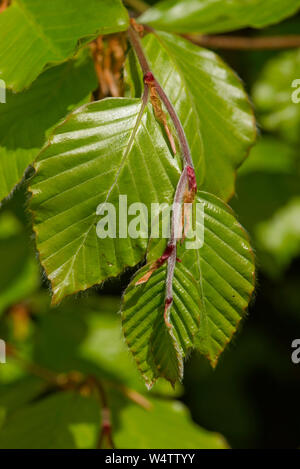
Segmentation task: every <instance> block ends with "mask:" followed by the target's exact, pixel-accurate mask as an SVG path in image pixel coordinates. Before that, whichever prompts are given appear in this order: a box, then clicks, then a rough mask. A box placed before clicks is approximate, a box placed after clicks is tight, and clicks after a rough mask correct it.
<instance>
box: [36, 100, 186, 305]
mask: <svg viewBox="0 0 300 469" xmlns="http://www.w3.org/2000/svg"><path fill="white" fill-rule="evenodd" d="M34 167H35V170H36V175H35V177H34V178H33V181H32V184H31V187H30V191H31V192H32V200H31V209H32V210H33V212H34V219H35V223H34V230H35V232H36V241H37V248H38V250H39V254H40V260H41V262H42V265H43V267H44V269H45V271H46V273H47V275H48V278H49V279H50V281H51V284H52V289H53V294H54V296H53V301H54V302H58V301H60V300H61V299H62V298H63V297H64V296H65V295H70V294H72V293H75V292H76V291H79V290H84V289H87V288H89V287H90V286H92V285H94V284H98V283H101V282H103V280H105V279H107V278H108V277H112V276H116V275H118V274H120V273H121V272H122V271H123V270H124V269H125V267H127V266H134V265H136V264H137V263H138V262H140V261H141V260H142V259H143V257H144V255H145V252H146V248H147V239H148V234H147V233H146V235H145V237H144V238H142V237H140V238H133V237H130V236H126V235H125V236H124V234H123V237H120V230H119V215H121V216H124V217H126V213H125V212H126V210H127V208H126V207H121V206H119V195H123V196H127V205H128V207H129V206H130V205H131V204H132V203H136V202H142V203H144V204H145V206H146V207H147V209H148V216H149V218H150V215H151V210H150V204H151V203H155V202H156V203H167V204H172V201H173V196H174V191H175V187H176V184H177V180H178V177H179V169H178V166H177V163H176V162H175V160H174V159H173V157H172V155H171V152H170V149H169V147H168V144H167V142H166V140H165V136H164V133H163V130H162V129H161V128H160V126H159V124H158V123H157V121H156V119H155V116H154V114H153V111H152V107H151V105H150V104H149V105H148V106H146V107H144V106H143V104H142V100H141V99H127V98H110V99H106V100H102V101H98V102H94V103H91V104H88V105H85V106H83V107H81V108H80V109H78V110H77V111H75V112H73V113H72V114H70V115H69V116H68V117H67V119H66V120H65V121H64V122H63V123H62V124H61V125H60V126H58V127H57V128H56V130H55V131H54V134H53V136H52V137H51V138H50V140H49V142H48V144H47V145H46V146H45V148H44V150H43V151H42V152H41V154H40V155H39V157H38V159H37V161H36V163H35V166H34ZM105 202H107V203H111V204H113V206H114V208H115V210H116V215H117V216H116V223H117V226H116V237H115V238H111V237H107V238H105V239H99V237H98V236H97V232H96V227H97V224H98V222H99V220H100V219H101V217H100V216H99V215H97V213H96V212H97V207H98V206H99V205H100V204H103V203H105ZM126 226H127V223H126V221H125V228H126ZM148 226H150V222H149V223H148Z"/></svg>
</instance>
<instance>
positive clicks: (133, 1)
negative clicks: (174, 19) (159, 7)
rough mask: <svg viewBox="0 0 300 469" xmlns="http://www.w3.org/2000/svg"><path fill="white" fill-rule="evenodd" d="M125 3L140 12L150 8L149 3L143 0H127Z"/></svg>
mask: <svg viewBox="0 0 300 469" xmlns="http://www.w3.org/2000/svg"><path fill="white" fill-rule="evenodd" d="M125 3H126V4H127V5H128V6H129V7H131V8H133V9H134V10H135V11H137V12H138V13H144V11H146V10H148V8H149V5H148V4H147V3H145V2H143V1H142V0H125Z"/></svg>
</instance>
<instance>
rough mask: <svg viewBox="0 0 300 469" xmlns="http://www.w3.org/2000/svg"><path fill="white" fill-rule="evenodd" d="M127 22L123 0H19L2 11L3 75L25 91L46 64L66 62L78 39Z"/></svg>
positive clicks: (107, 31) (123, 27)
mask: <svg viewBox="0 0 300 469" xmlns="http://www.w3.org/2000/svg"><path fill="white" fill-rule="evenodd" d="M127 28H128V14H127V11H126V9H125V8H124V7H123V5H122V3H121V1H120V0H100V1H99V0H87V1H85V3H84V8H83V5H82V2H81V0H51V2H48V1H47V2H45V1H44V0H15V1H14V2H13V4H12V6H11V7H10V8H8V9H7V10H5V11H4V12H3V13H2V14H1V15H0V44H1V49H0V78H2V79H3V80H4V81H5V82H6V86H7V87H8V88H12V89H13V90H14V91H21V90H22V89H23V88H25V87H27V86H29V85H30V84H31V83H32V82H33V81H34V80H35V79H36V78H37V76H38V75H39V74H40V73H41V72H42V70H43V68H44V67H45V65H46V64H48V65H49V64H54V63H59V62H63V61H64V60H66V59H67V58H69V57H70V56H72V55H73V54H74V52H75V48H76V45H77V44H78V41H79V39H83V40H84V41H91V40H92V39H93V38H94V37H96V36H97V35H99V34H110V33H114V32H118V31H124V30H126V29H127Z"/></svg>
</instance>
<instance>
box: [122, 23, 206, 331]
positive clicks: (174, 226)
mask: <svg viewBox="0 0 300 469" xmlns="http://www.w3.org/2000/svg"><path fill="white" fill-rule="evenodd" d="M134 26H135V22H132V26H131V27H130V29H129V31H128V34H129V39H130V42H131V44H132V47H133V49H134V50H135V52H136V55H137V58H138V60H139V63H140V65H141V68H142V71H143V75H144V84H145V90H146V89H147V88H149V89H150V91H151V90H153V89H154V90H155V92H157V94H158V96H159V97H160V99H161V101H162V102H163V104H164V105H165V107H166V109H167V111H168V113H169V115H170V117H171V119H172V121H173V124H174V127H175V129H176V132H177V134H178V138H179V142H180V146H181V151H182V157H183V163H184V164H183V171H182V173H181V176H180V178H179V181H178V184H177V188H176V191H175V196H174V202H173V211H172V219H171V234H170V238H169V241H168V244H167V247H166V249H165V251H164V253H163V255H162V256H161V257H160V258H159V259H157V260H156V261H155V262H154V263H153V264H152V265H151V266H150V269H149V271H148V272H147V273H146V275H144V276H143V277H142V278H141V279H139V281H138V282H137V283H136V285H138V284H141V283H145V282H147V281H148V280H149V278H150V276H151V275H152V273H153V272H154V271H155V270H156V269H158V268H159V267H160V266H161V265H163V264H164V263H165V262H167V277H166V293H165V307H164V321H165V324H166V326H167V328H168V329H172V327H173V326H172V324H171V323H170V317H169V316H170V310H171V306H172V303H173V280H174V271H175V266H176V262H177V260H178V259H177V243H178V241H179V240H180V239H182V236H183V235H182V228H183V226H182V210H183V208H182V206H183V204H184V202H185V201H186V200H187V201H189V202H190V203H191V202H193V200H194V198H195V194H196V192H197V183H196V176H195V170H194V165H193V160H192V156H191V152H190V147H189V144H188V141H187V138H186V135H185V132H184V129H183V126H182V124H181V121H180V119H179V117H178V115H177V112H176V110H175V108H174V107H173V105H172V103H171V102H170V100H169V98H168V96H167V95H166V93H165V92H164V90H163V88H162V87H161V86H160V84H159V83H158V81H157V80H156V79H155V77H154V75H153V73H152V71H151V69H150V66H149V63H148V60H147V58H146V56H145V53H144V50H143V47H142V44H141V41H140V38H139V35H138V33H137V32H136V30H135V29H134ZM147 30H148V31H149V30H150V29H149V28H148V27H147ZM151 32H153V31H151ZM144 93H145V91H144Z"/></svg>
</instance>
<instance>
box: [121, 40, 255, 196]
mask: <svg viewBox="0 0 300 469" xmlns="http://www.w3.org/2000/svg"><path fill="white" fill-rule="evenodd" d="M143 46H144V49H145V53H146V55H147V58H148V60H149V62H150V66H151V70H152V72H153V74H154V76H155V77H156V79H157V80H158V82H159V83H160V85H161V86H162V87H163V89H164V91H165V92H166V94H167V96H168V98H169V99H170V101H171V103H172V104H173V106H174V107H175V109H176V111H177V114H178V116H179V118H180V120H181V122H182V125H183V128H184V130H185V134H186V137H187V140H188V143H189V146H190V149H191V153H192V157H193V162H194V166H195V170H196V175H197V182H198V187H200V188H201V189H202V190H205V191H208V192H211V193H213V194H216V195H217V196H219V197H221V198H222V199H224V200H228V199H229V198H230V197H231V196H232V194H233V193H234V185H235V172H236V169H237V168H238V167H239V166H240V165H241V163H242V162H243V160H244V159H245V157H246V155H247V154H248V151H249V149H250V148H251V146H252V145H253V144H254V142H255V138H256V127H255V119H254V115H253V110H252V108H251V105H250V102H249V99H248V97H247V94H246V92H245V91H244V89H243V86H242V83H241V81H240V80H239V78H238V77H237V76H236V74H235V73H234V72H233V71H232V70H231V69H230V68H229V67H228V66H227V65H226V64H225V63H224V62H223V61H222V60H221V59H220V57H218V56H217V55H216V54H215V53H214V52H211V51H208V50H206V49H202V48H200V47H198V46H195V45H193V44H191V43H190V42H188V41H187V40H185V39H183V38H180V37H177V36H174V35H173V34H168V33H162V32H158V33H156V34H155V35H154V34H148V35H147V36H146V37H145V38H144V39H143ZM137 69H138V67H137V64H136V62H135V60H134V59H133V57H132V56H131V55H129V58H128V61H127V65H126V70H127V83H128V85H129V92H130V94H131V95H132V96H140V94H141V83H140V81H139V80H138V74H137Z"/></svg>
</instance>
